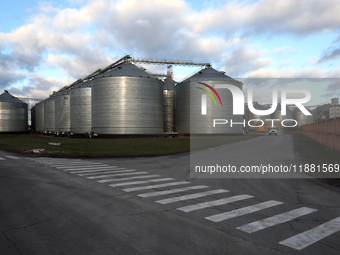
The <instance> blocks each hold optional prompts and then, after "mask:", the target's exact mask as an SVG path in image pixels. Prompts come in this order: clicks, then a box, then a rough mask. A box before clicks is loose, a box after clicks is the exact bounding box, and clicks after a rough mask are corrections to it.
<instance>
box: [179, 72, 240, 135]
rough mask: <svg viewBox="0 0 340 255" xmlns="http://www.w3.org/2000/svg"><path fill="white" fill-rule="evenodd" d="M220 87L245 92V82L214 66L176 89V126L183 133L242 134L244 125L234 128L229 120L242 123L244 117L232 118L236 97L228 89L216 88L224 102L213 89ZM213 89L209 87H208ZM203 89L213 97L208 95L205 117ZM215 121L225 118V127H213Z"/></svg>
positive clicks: (235, 116) (183, 82)
mask: <svg viewBox="0 0 340 255" xmlns="http://www.w3.org/2000/svg"><path fill="white" fill-rule="evenodd" d="M203 84H205V85H203ZM218 84H229V85H234V86H236V87H238V88H239V89H241V90H242V86H243V85H242V83H241V82H239V81H236V80H234V79H232V78H231V77H229V76H227V75H225V74H224V72H219V71H217V70H215V69H213V68H211V67H206V68H204V69H202V70H201V71H199V72H197V73H196V74H194V75H193V76H191V77H189V78H187V79H185V80H184V81H182V82H181V83H179V84H177V86H176V87H175V94H176V126H177V130H178V132H179V133H181V134H190V133H191V134H241V133H242V130H243V125H242V124H236V125H233V126H232V127H231V125H230V121H231V120H232V121H233V122H234V123H235V122H238V123H240V122H242V121H243V116H242V115H233V96H232V93H231V92H230V90H229V89H216V92H217V93H218V94H219V96H220V99H221V103H220V102H219V100H218V99H217V96H216V95H214V92H213V91H212V90H211V88H214V87H215V85H218ZM209 87H210V88H209ZM203 89H205V90H206V91H208V92H209V93H210V94H212V96H211V97H214V98H216V102H217V103H216V104H215V102H214V100H213V99H212V98H211V97H209V96H207V102H206V105H207V114H206V115H202V112H201V102H202V94H206V93H207V92H205V91H204V90H203ZM214 119H225V120H228V123H227V124H225V125H216V127H214V126H213V120H214Z"/></svg>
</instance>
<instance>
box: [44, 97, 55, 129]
mask: <svg viewBox="0 0 340 255" xmlns="http://www.w3.org/2000/svg"><path fill="white" fill-rule="evenodd" d="M44 131H46V132H51V133H54V132H55V95H52V96H50V97H49V98H47V99H46V100H45V101H44Z"/></svg>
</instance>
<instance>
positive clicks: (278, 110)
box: [271, 103, 294, 126]
mask: <svg viewBox="0 0 340 255" xmlns="http://www.w3.org/2000/svg"><path fill="white" fill-rule="evenodd" d="M271 118H272V119H276V120H278V121H275V122H274V124H276V126H281V122H282V121H283V120H287V121H285V122H284V123H283V124H284V125H286V126H290V125H293V124H294V123H293V121H288V119H290V120H292V119H293V111H291V110H290V109H288V107H287V106H286V115H282V114H281V104H280V103H278V104H277V107H276V109H275V111H274V112H273V113H272V114H271Z"/></svg>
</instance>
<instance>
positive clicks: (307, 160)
mask: <svg viewBox="0 0 340 255" xmlns="http://www.w3.org/2000/svg"><path fill="white" fill-rule="evenodd" d="M287 133H289V134H292V135H293V136H294V149H295V151H296V152H297V154H298V156H299V158H300V161H302V162H303V163H304V164H315V165H322V164H333V165H334V164H340V151H336V150H331V149H330V148H329V147H326V146H324V145H323V144H321V143H318V142H316V141H314V140H313V139H311V138H309V137H308V136H305V135H303V134H302V133H301V132H287ZM318 179H319V180H320V181H322V182H324V183H327V184H329V185H332V186H334V187H337V188H340V179H339V178H325V175H324V176H319V178H318Z"/></svg>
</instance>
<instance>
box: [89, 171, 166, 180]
mask: <svg viewBox="0 0 340 255" xmlns="http://www.w3.org/2000/svg"><path fill="white" fill-rule="evenodd" d="M147 173H148V172H134V173H123V174H106V175H96V176H90V177H86V178H87V179H101V178H107V177H113V176H125V175H137V174H147ZM149 176H150V175H149ZM151 176H155V175H151ZM156 176H159V175H156ZM117 180H121V179H117Z"/></svg>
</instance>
